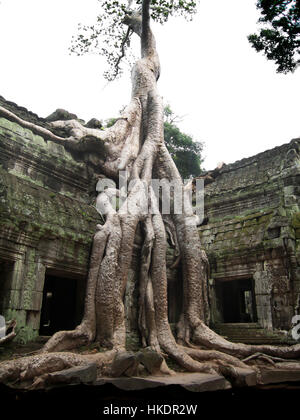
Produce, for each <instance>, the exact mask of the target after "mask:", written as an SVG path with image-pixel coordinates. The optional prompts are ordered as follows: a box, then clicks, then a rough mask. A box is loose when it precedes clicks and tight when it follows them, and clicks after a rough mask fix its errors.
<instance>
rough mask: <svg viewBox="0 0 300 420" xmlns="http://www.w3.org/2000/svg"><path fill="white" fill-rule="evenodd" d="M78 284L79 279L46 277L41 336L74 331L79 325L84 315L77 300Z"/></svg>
mask: <svg viewBox="0 0 300 420" xmlns="http://www.w3.org/2000/svg"><path fill="white" fill-rule="evenodd" d="M78 282H79V281H78V280H77V279H70V278H63V277H57V276H53V275H46V276H45V284H44V292H43V303H42V311H41V321H40V331H39V333H40V335H52V334H54V333H55V332H57V331H61V330H72V329H74V328H75V327H76V326H77V325H78V319H79V317H80V315H82V305H78V299H77V295H78V293H77V292H78ZM78 312H81V314H79V313H78Z"/></svg>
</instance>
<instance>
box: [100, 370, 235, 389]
mask: <svg viewBox="0 0 300 420" xmlns="http://www.w3.org/2000/svg"><path fill="white" fill-rule="evenodd" d="M106 383H111V384H113V385H115V386H116V387H117V388H120V389H124V390H127V391H137V390H141V389H147V388H156V387H166V386H171V385H179V386H181V387H182V388H184V389H187V390H188V391H192V392H206V391H219V390H224V389H229V388H231V385H230V383H229V382H228V381H227V380H226V379H225V378H224V377H223V376H219V375H209V374H205V373H178V374H176V375H174V376H154V377H153V376H147V377H145V378H142V377H133V378H101V379H99V380H97V382H96V383H95V385H104V384H106Z"/></svg>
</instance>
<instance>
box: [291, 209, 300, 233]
mask: <svg viewBox="0 0 300 420" xmlns="http://www.w3.org/2000/svg"><path fill="white" fill-rule="evenodd" d="M291 225H292V227H293V228H294V229H300V212H297V213H294V214H293V216H292V223H291Z"/></svg>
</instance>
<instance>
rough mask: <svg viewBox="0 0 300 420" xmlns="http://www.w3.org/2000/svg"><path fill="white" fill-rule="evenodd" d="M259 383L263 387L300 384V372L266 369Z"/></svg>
mask: <svg viewBox="0 0 300 420" xmlns="http://www.w3.org/2000/svg"><path fill="white" fill-rule="evenodd" d="M259 382H260V384H261V385H268V384H278V383H284V382H300V370H291V369H287V370H284V369H276V368H272V369H264V370H262V372H261V375H260V381H259Z"/></svg>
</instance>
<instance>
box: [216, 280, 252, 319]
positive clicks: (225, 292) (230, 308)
mask: <svg viewBox="0 0 300 420" xmlns="http://www.w3.org/2000/svg"><path fill="white" fill-rule="evenodd" d="M217 295H218V301H219V302H220V304H221V307H222V313H223V322H230V323H235V322H257V315H256V306H255V294H254V287H253V280H252V279H240V280H230V281H218V282H217Z"/></svg>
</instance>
